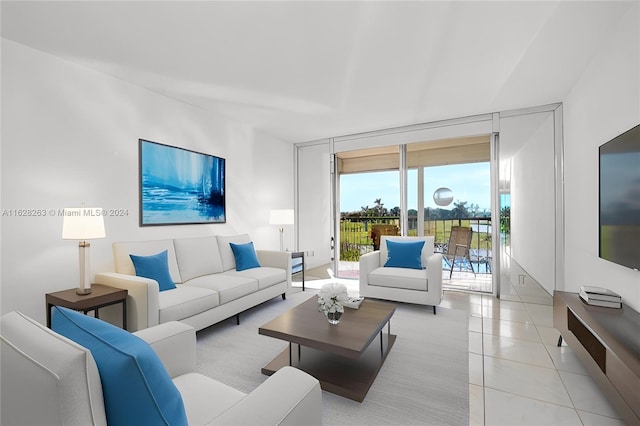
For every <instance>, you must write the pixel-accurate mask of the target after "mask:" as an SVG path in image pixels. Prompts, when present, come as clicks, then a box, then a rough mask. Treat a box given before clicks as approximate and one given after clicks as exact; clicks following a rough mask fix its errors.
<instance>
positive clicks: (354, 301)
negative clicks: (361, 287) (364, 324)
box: [342, 296, 364, 309]
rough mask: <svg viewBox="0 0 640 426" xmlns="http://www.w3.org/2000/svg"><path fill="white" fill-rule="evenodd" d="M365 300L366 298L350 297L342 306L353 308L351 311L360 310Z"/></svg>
mask: <svg viewBox="0 0 640 426" xmlns="http://www.w3.org/2000/svg"><path fill="white" fill-rule="evenodd" d="M363 300H364V297H353V296H350V297H349V299H348V300H347V301H345V302H342V306H344V307H347V308H351V309H359V308H360V305H361V304H362V301H363Z"/></svg>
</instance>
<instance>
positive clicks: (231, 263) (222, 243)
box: [217, 234, 251, 271]
mask: <svg viewBox="0 0 640 426" xmlns="http://www.w3.org/2000/svg"><path fill="white" fill-rule="evenodd" d="M217 238H218V249H219V250H220V258H221V259H222V269H223V270H225V271H228V270H230V269H235V267H236V258H235V256H234V255H233V250H231V246H230V245H229V243H234V244H246V243H249V242H251V237H249V235H248V234H241V235H232V236H222V235H218V237H217Z"/></svg>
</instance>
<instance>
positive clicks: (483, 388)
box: [306, 259, 624, 426]
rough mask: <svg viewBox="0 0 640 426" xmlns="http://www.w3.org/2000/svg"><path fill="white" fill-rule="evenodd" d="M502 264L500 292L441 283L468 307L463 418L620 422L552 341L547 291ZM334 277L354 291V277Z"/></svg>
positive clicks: (453, 304)
mask: <svg viewBox="0 0 640 426" xmlns="http://www.w3.org/2000/svg"><path fill="white" fill-rule="evenodd" d="M502 264H503V270H502V273H501V279H500V283H501V297H500V299H497V298H495V297H493V296H492V295H489V294H479V293H469V292H461V291H453V290H445V292H444V298H443V300H442V303H441V305H440V306H442V307H445V308H451V309H459V310H464V311H467V312H469V404H470V416H469V419H470V425H487V426H493V425H509V426H516V425H536V426H538V425H587V426H592V425H624V422H623V421H622V420H620V419H619V416H618V414H617V413H616V411H615V409H614V408H613V407H612V406H611V404H610V403H609V402H608V401H607V399H606V397H605V396H604V395H603V393H602V392H601V391H600V389H599V388H598V387H597V386H596V384H595V382H594V381H593V380H592V379H591V377H590V376H589V375H588V373H587V371H586V370H585V369H584V367H583V366H582V364H581V363H580V361H579V360H578V359H577V357H576V356H575V354H574V353H573V351H572V350H571V348H569V347H568V346H566V344H563V345H562V346H561V347H557V342H558V336H559V333H558V331H557V330H556V329H554V328H553V314H552V298H551V296H550V295H549V294H548V293H547V292H546V291H545V290H543V289H542V287H541V286H540V285H538V284H537V283H536V282H535V281H534V280H532V279H531V278H530V277H529V276H528V275H527V274H526V272H524V271H522V270H519V269H518V265H516V264H512V263H511V262H510V261H509V260H508V259H505V260H503V262H502ZM511 277H514V278H511ZM522 277H524V278H522ZM314 278H318V277H314ZM314 278H312V280H313V279H314ZM322 278H324V277H322ZM447 278H448V277H447ZM329 281H331V279H320V280H317V281H310V282H307V283H306V284H307V287H308V288H320V287H321V286H322V284H324V282H329ZM338 281H340V282H343V283H345V284H346V285H347V287H348V289H349V293H350V294H357V293H358V291H359V289H358V281H357V280H353V279H351V280H348V279H346V280H342V279H340V280H338ZM443 281H444V280H443Z"/></svg>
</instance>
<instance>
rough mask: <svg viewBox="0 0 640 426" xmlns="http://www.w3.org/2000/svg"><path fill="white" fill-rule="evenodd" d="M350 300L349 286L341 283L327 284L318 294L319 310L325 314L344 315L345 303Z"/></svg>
mask: <svg viewBox="0 0 640 426" xmlns="http://www.w3.org/2000/svg"><path fill="white" fill-rule="evenodd" d="M347 300H349V294H348V293H347V286H346V285H344V284H340V283H327V284H325V285H323V286H322V288H321V289H320V293H318V310H319V311H321V312H325V313H334V312H340V313H344V307H343V306H342V303H343V302H346V301H347Z"/></svg>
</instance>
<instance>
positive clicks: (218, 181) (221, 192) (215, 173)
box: [140, 139, 226, 226]
mask: <svg viewBox="0 0 640 426" xmlns="http://www.w3.org/2000/svg"><path fill="white" fill-rule="evenodd" d="M224 222H226V215H225V160H224V158H219V157H214V156H212V155H206V154H202V153H199V152H194V151H189V150H186V149H182V148H176V147H173V146H168V145H163V144H159V143H156V142H151V141H146V140H143V139H140V225H141V226H145V225H178V224H193V223H224Z"/></svg>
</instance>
